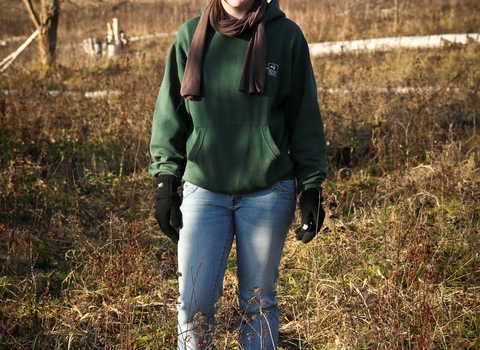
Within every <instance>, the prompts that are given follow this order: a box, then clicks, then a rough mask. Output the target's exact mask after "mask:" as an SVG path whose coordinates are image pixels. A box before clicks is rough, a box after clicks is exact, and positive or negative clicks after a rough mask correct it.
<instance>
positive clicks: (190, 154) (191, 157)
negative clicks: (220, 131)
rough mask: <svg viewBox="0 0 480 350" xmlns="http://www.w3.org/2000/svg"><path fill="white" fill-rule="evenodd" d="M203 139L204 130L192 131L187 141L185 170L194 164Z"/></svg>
mask: <svg viewBox="0 0 480 350" xmlns="http://www.w3.org/2000/svg"><path fill="white" fill-rule="evenodd" d="M204 137H205V128H203V127H202V128H198V129H196V130H194V131H193V133H192V134H191V135H190V137H189V138H188V140H187V160H188V163H187V168H188V167H191V166H193V165H194V164H195V161H196V159H197V157H198V153H199V152H200V149H201V148H202V143H203V139H204Z"/></svg>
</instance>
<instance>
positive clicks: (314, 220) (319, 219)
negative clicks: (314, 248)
mask: <svg viewBox="0 0 480 350" xmlns="http://www.w3.org/2000/svg"><path fill="white" fill-rule="evenodd" d="M322 201H323V198H322V192H321V191H319V190H317V189H316V188H310V189H308V190H306V191H305V192H303V193H302V195H301V196H300V213H301V217H302V221H301V226H300V227H299V228H297V230H296V231H295V233H296V234H297V239H298V240H301V241H302V242H303V243H308V242H310V241H311V240H312V239H313V237H315V236H316V235H317V233H318V232H319V231H320V228H321V227H322V225H323V220H324V219H325V210H324V209H323V205H322Z"/></svg>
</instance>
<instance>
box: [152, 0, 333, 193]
mask: <svg viewBox="0 0 480 350" xmlns="http://www.w3.org/2000/svg"><path fill="white" fill-rule="evenodd" d="M199 19H200V15H199V16H198V17H196V18H193V19H190V20H188V21H187V22H185V23H184V25H183V26H182V27H181V28H180V29H179V31H178V34H177V37H176V39H175V42H174V43H173V45H172V47H171V50H170V53H169V56H168V59H167V64H166V68H165V76H164V79H163V81H162V84H161V87H160V92H159V95H158V99H157V103H156V107H155V112H154V116H153V124H152V137H151V143H150V152H151V155H152V158H153V163H152V164H151V165H150V167H149V171H150V173H151V174H152V175H153V176H157V175H158V174H173V175H175V176H177V177H179V178H183V179H184V180H186V181H188V182H191V183H193V184H195V185H197V186H200V187H202V188H205V189H207V190H210V191H213V192H217V193H226V194H245V193H249V192H253V191H257V190H261V189H264V188H266V187H268V186H269V185H271V184H273V183H274V182H276V181H278V180H285V179H294V178H296V180H297V187H298V190H299V191H300V192H303V191H305V190H307V189H309V188H320V187H321V183H322V181H323V180H324V179H325V177H326V143H325V135H324V130H323V122H322V117H321V115H320V109H319V106H318V100H317V88H316V82H315V77H314V73H313V69H312V65H311V61H310V55H309V50H308V44H307V42H306V40H305V38H304V36H303V33H302V32H301V30H300V28H299V27H298V26H297V25H296V24H295V23H294V22H292V21H290V20H289V19H287V18H286V17H285V14H284V13H283V12H282V11H281V10H280V8H279V5H278V2H277V0H273V1H272V2H271V3H269V4H268V7H267V10H266V20H267V22H266V26H265V31H266V40H267V67H266V69H267V78H266V82H265V92H264V93H263V94H246V93H243V92H240V91H238V87H239V83H240V76H241V71H242V63H243V58H244V55H245V51H246V48H247V44H248V40H249V38H250V34H251V33H250V32H248V33H243V34H242V35H240V36H237V37H227V36H225V35H222V34H220V33H218V32H215V31H214V30H213V29H211V28H210V29H209V33H208V36H207V42H206V47H205V51H206V52H205V53H204V61H203V70H202V85H201V96H200V100H199V101H190V100H186V99H183V98H182V97H181V96H180V85H181V81H182V78H183V73H184V69H185V64H186V60H187V55H188V50H189V47H190V43H191V40H192V37H193V34H194V32H195V28H196V26H197V24H198V21H199Z"/></svg>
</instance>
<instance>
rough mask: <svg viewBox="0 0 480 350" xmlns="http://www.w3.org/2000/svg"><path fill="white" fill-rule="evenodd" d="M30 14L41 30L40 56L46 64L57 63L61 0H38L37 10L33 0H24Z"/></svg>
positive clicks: (41, 60) (39, 30)
mask: <svg viewBox="0 0 480 350" xmlns="http://www.w3.org/2000/svg"><path fill="white" fill-rule="evenodd" d="M23 2H24V4H25V6H26V7H27V10H28V14H29V15H30V19H31V20H32V22H33V24H34V25H35V27H36V28H37V30H38V32H39V34H40V35H39V45H38V48H39V57H40V62H41V63H42V64H44V65H48V66H51V65H53V64H54V63H55V50H56V46H57V28H58V17H59V7H60V0H37V3H39V8H40V9H39V10H37V11H35V8H34V6H33V3H32V0H23Z"/></svg>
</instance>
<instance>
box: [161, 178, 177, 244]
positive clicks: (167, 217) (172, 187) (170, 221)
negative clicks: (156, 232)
mask: <svg viewBox="0 0 480 350" xmlns="http://www.w3.org/2000/svg"><path fill="white" fill-rule="evenodd" d="M155 183H156V187H157V195H156V204H155V219H157V222H158V225H159V226H160V229H161V230H162V231H163V233H165V235H167V236H168V238H170V239H171V240H172V241H173V243H175V244H177V243H178V239H179V234H178V230H179V229H180V227H181V226H182V212H181V211H180V195H179V194H178V192H177V189H178V187H179V186H180V185H181V181H180V179H179V178H177V177H175V176H173V175H163V174H160V175H158V176H157V178H156V181H155Z"/></svg>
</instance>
